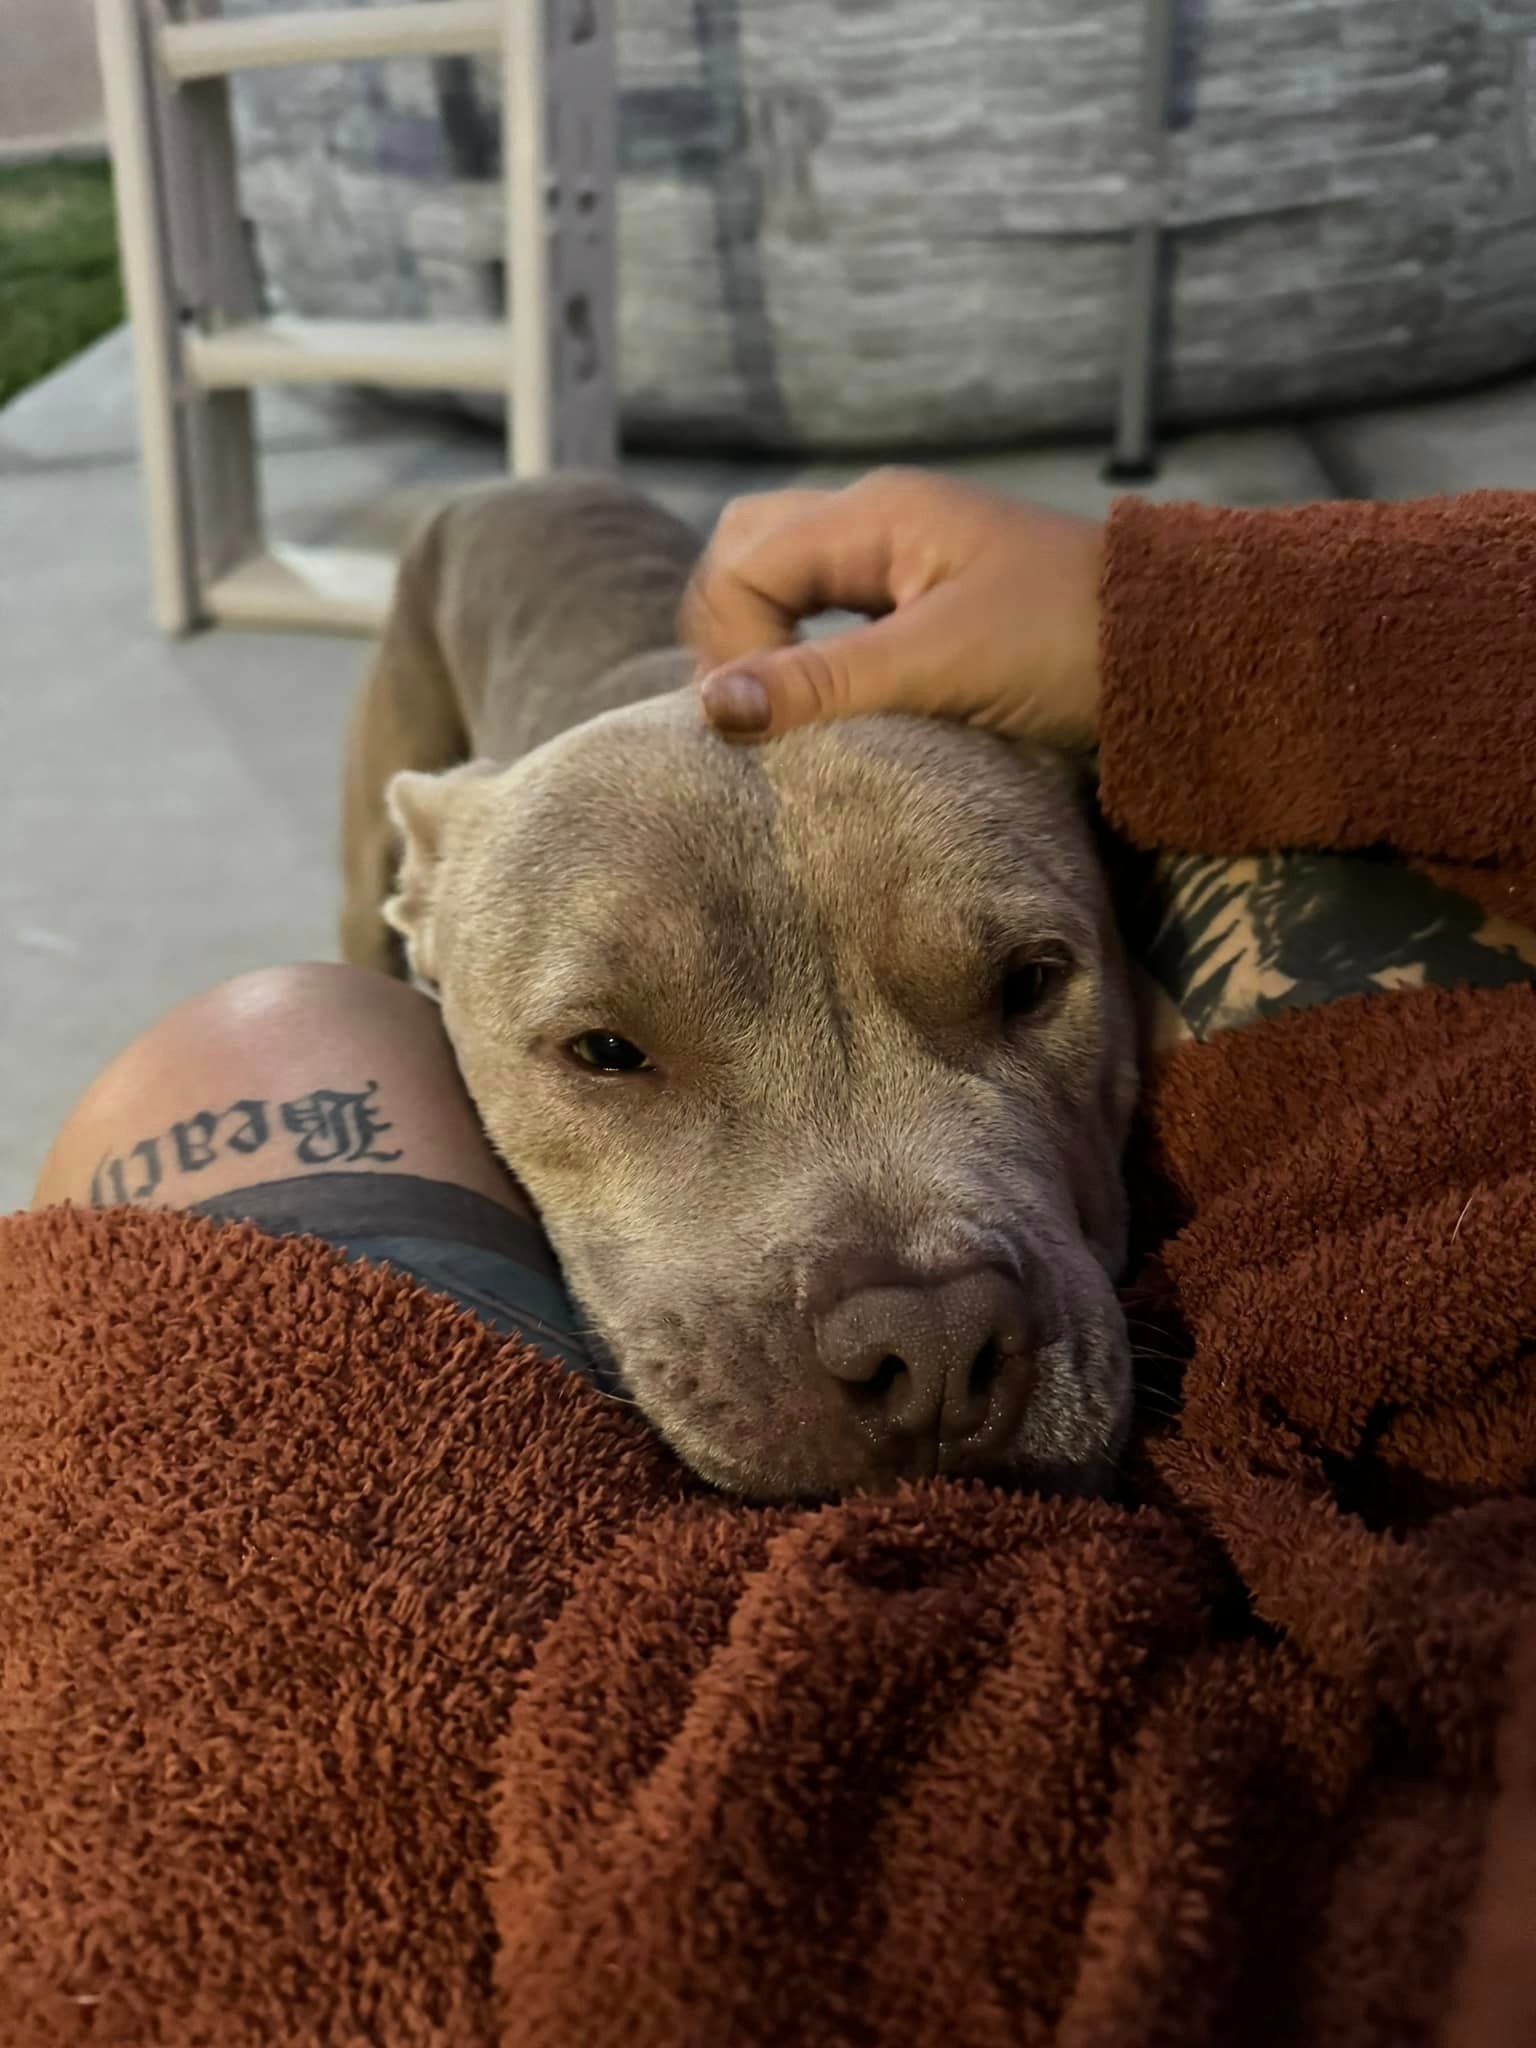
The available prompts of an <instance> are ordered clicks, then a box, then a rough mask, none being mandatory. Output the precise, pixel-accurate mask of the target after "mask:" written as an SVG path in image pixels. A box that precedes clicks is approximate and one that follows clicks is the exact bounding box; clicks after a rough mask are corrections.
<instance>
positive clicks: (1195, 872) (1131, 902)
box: [1121, 853, 1536, 1046]
mask: <svg viewBox="0 0 1536 2048" xmlns="http://www.w3.org/2000/svg"><path fill="white" fill-rule="evenodd" d="M1121 894H1122V920H1123V924H1124V927H1125V930H1126V934H1127V938H1128V942H1129V944H1130V947H1131V950H1132V954H1133V956H1134V958H1135V960H1136V962H1137V964H1138V966H1139V967H1140V968H1141V969H1142V970H1143V973H1144V975H1145V977H1146V979H1147V980H1148V981H1149V982H1150V983H1151V987H1150V988H1149V989H1148V991H1147V993H1148V996H1149V1002H1150V1008H1151V1012H1152V1023H1153V1029H1152V1037H1153V1041H1154V1043H1155V1044H1157V1045H1159V1046H1162V1045H1167V1044H1170V1043H1174V1042H1177V1040H1178V1039H1180V1038H1199V1039H1205V1038H1210V1037H1211V1036H1212V1035H1213V1034H1214V1033H1216V1032H1218V1031H1230V1030H1233V1029H1235V1028H1237V1027H1239V1026H1241V1025H1244V1024H1249V1023H1253V1022H1256V1021H1257V1020H1258V1019H1260V1018H1262V1017H1270V1016H1273V1015H1275V1013H1276V1012H1278V1011H1281V1010H1299V1009H1309V1008H1311V1007H1312V1005H1313V1004H1315V1003H1328V1002H1334V1001H1337V1000H1338V998H1339V997H1341V996H1353V995H1367V994H1370V993H1371V992H1372V991H1373V990H1381V989H1392V988H1417V987H1420V986H1422V985H1424V984H1426V983H1440V984H1446V985H1449V984H1461V985H1474V986H1482V987H1497V986H1499V985H1500V984H1502V983H1505V982H1511V981H1532V982H1536V932H1532V931H1529V930H1527V929H1526V928H1525V927H1524V926H1522V925H1517V924H1513V923H1511V922H1510V921H1509V920H1508V919H1507V918H1498V917H1490V916H1489V915H1488V914H1487V913H1486V912H1485V911H1483V910H1482V909H1481V908H1480V907H1479V905H1477V904H1476V903H1474V902H1472V901H1471V900H1470V898H1468V897H1466V896H1462V895H1460V894H1458V893H1457V892H1455V891H1454V890H1450V889H1445V888H1442V887H1440V886H1439V885H1438V884H1437V883H1435V882H1432V881H1430V880H1429V879H1428V877H1427V876H1424V875H1420V874H1417V873H1416V872H1415V871H1414V870H1413V869H1412V868H1410V867H1408V866H1406V865H1405V864H1404V863H1403V862H1402V861H1399V860H1396V859H1394V858H1392V857H1391V856H1390V855H1387V854H1382V855H1375V854H1332V853H1271V854H1259V855H1256V856H1253V857H1252V858H1248V859H1243V860H1226V859H1221V858H1212V857H1210V856H1207V855H1204V854H1161V855H1158V856H1157V857H1156V858H1155V859H1151V860H1148V861H1145V862H1143V863H1141V864H1140V866H1139V867H1138V868H1135V869H1132V870H1131V873H1130V876H1129V879H1128V881H1127V883H1126V885H1125V886H1124V887H1123V889H1122V892H1121Z"/></svg>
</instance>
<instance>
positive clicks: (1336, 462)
mask: <svg viewBox="0 0 1536 2048" xmlns="http://www.w3.org/2000/svg"><path fill="white" fill-rule="evenodd" d="M1312 441H1313V445H1314V446H1315V447H1316V449H1317V451H1318V454H1319V456H1320V458H1321V459H1322V461H1323V462H1324V463H1326V465H1327V467H1328V469H1329V470H1330V472H1331V473H1332V474H1333V476H1334V477H1335V478H1336V479H1337V480H1338V483H1339V487H1340V489H1341V491H1342V492H1343V493H1344V494H1345V495H1347V496H1349V497H1358V498H1391V499H1396V498H1421V497H1433V496H1436V495H1438V494H1439V493H1441V492H1449V491H1471V490H1486V489H1490V488H1500V489H1505V490H1515V491H1529V490H1536V377H1531V376H1525V377H1517V378H1511V379H1509V380H1508V381H1507V382H1505V383H1501V384H1498V385H1494V386H1490V387H1489V388H1487V389H1485V390H1482V391H1472V392H1465V393H1462V394H1461V395H1460V396H1458V397H1452V398H1437V399H1428V400H1419V401H1417V402H1415V403H1414V404H1412V405H1393V406H1384V407H1379V408H1376V409H1373V410H1371V411H1369V412H1358V413H1348V414H1341V415H1339V416H1338V417H1336V418H1333V419H1328V420H1320V421H1318V422H1317V424H1316V425H1315V426H1314V428H1313V430H1312Z"/></svg>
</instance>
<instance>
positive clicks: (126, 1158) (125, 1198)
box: [91, 1081, 402, 1209]
mask: <svg viewBox="0 0 1536 2048" xmlns="http://www.w3.org/2000/svg"><path fill="white" fill-rule="evenodd" d="M378 1091H379V1084H378V1082H377V1081H369V1082H368V1083H367V1084H366V1086H365V1087H363V1088H360V1089H356V1090H353V1091H350V1092H349V1091H348V1090H346V1089H344V1088H315V1089H312V1090H311V1092H310V1093H309V1094H308V1095H299V1096H295V1097H294V1099H293V1100H292V1101H290V1102H268V1101H264V1100H261V1099H258V1098H257V1097H255V1096H250V1095H243V1096H241V1097H240V1099H239V1100H238V1101H236V1102H232V1103H230V1104H229V1106H228V1107H227V1108H225V1109H217V1110H215V1109H199V1110H197V1111H195V1112H194V1113H193V1114H192V1115H191V1116H187V1117H183V1118H182V1119H181V1120H180V1122H178V1123H174V1124H172V1125H171V1127H170V1129H169V1130H168V1131H162V1132H159V1133H158V1134H157V1135H156V1136H154V1137H150V1138H140V1140H139V1141H138V1143H137V1144H136V1145H132V1146H130V1147H129V1148H128V1150H127V1151H125V1152H114V1153H108V1154H107V1155H106V1157H105V1158H103V1159H102V1161H101V1163H100V1164H99V1165H98V1166H97V1168H96V1171H95V1172H94V1173H93V1174H92V1175H91V1204H92V1206H93V1207H94V1208H98V1209H103V1208H106V1207H107V1206H108V1205H109V1204H110V1203H114V1202H147V1201H148V1200H149V1199H150V1197H151V1196H152V1195H153V1194H154V1193H155V1191H156V1190H157V1189H158V1187H159V1186H160V1183H161V1182H162V1181H163V1180H164V1178H165V1175H166V1172H167V1170H173V1171H175V1172H178V1173H184V1174H190V1173H201V1172H202V1170H203V1168H204V1167H207V1166H211V1165H212V1164H213V1162H214V1161H215V1160H216V1159H226V1158H228V1157H229V1156H230V1155H231V1154H234V1155H235V1156H236V1157H244V1158H249V1157H250V1156H251V1155H252V1154H253V1153H257V1152H262V1151H265V1150H266V1149H267V1148H268V1147H269V1146H270V1147H272V1148H273V1152H274V1157H273V1166H274V1169H276V1168H277V1167H278V1166H279V1165H280V1164H286V1163H288V1162H289V1161H291V1162H292V1163H293V1164H296V1165H298V1166H301V1167H303V1166H351V1165H354V1164H355V1163H356V1162H357V1161H358V1160H360V1159H376V1160H378V1161H379V1162H380V1163H381V1164H384V1165H388V1164H389V1163H390V1162H392V1161H393V1160H396V1159H399V1158H400V1157H402V1152H401V1151H398V1150H397V1151H394V1152H386V1151H382V1150H381V1149H380V1148H379V1144H378V1140H379V1139H380V1138H382V1137H383V1136H384V1135H385V1134H386V1133H387V1132H389V1131H392V1130H393V1129H394V1125H393V1124H392V1123H389V1122H387V1121H386V1120H385V1119H384V1118H383V1117H382V1116H380V1114H379V1108H378V1102H377V1099H376V1098H377V1096H378Z"/></svg>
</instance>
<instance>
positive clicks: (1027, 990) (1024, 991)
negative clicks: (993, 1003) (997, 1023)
mask: <svg viewBox="0 0 1536 2048" xmlns="http://www.w3.org/2000/svg"><path fill="white" fill-rule="evenodd" d="M1065 973H1066V969H1065V967H1064V965H1063V964H1062V962H1061V961H1060V960H1017V961H1015V962H1014V964H1013V966H1011V967H1010V968H1009V969H1008V971H1007V973H1006V974H1004V976H1003V979H1002V983H1001V986H1000V987H999V990H998V1002H999V1004H1000V1006H1001V1008H1002V1013H1003V1022H1004V1023H1005V1024H1012V1023H1014V1022H1015V1021H1016V1020H1017V1019H1019V1018H1021V1017H1029V1016H1032V1015H1033V1014H1034V1012H1035V1011H1036V1010H1038V1009H1040V1008H1041V1007H1042V1006H1043V1004H1044V1003H1045V1002H1046V1000H1047V998H1048V997H1050V996H1052V995H1054V994H1055V992H1056V990H1057V988H1058V987H1059V986H1060V985H1061V982H1062V980H1063V978H1064V976H1065Z"/></svg>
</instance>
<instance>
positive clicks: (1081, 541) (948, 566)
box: [682, 469, 1103, 746]
mask: <svg viewBox="0 0 1536 2048" xmlns="http://www.w3.org/2000/svg"><path fill="white" fill-rule="evenodd" d="M1102 560H1103V528H1102V527H1101V526H1100V524H1099V523H1098V522H1097V521H1096V520H1091V519H1079V518H1075V517H1073V516H1071V515H1070V514H1067V513H1061V512H1049V511H1046V510H1045V509H1044V508H1043V507H1041V506H1038V505H1030V504H1025V503H1023V502H1021V501H1020V500H1018V499H1015V498H1008V497H1004V496H1002V495H1001V494H1000V493H998V492H995V491H987V490H980V489H977V488H976V487H975V486H973V485H968V484H962V483H956V482H953V481H951V480H949V479H947V478H944V477H939V476H933V475H929V474H927V473H925V472H923V471H921V470H910V469H881V470H875V471H874V472H873V473H872V474H871V475H869V476H867V477H864V478H863V479H861V481H860V482H858V483H856V484H852V485H850V486H849V487H848V488H847V489H846V490H842V491H809V490H806V491H798V490H785V491H770V492H767V493H764V494H763V495H761V496H757V497H747V498H738V499H737V500H736V501H735V502H734V503H733V504H731V505H728V506H727V507H726V509H725V511H724V512H723V513H722V514H721V517H720V522H719V524H718V526H717V527H716V529H715V533H714V538H713V539H712V540H711V542H710V545H709V548H708V550H707V551H706V553H705V555H704V558H703V560H702V561H701V562H700V564H699V567H698V568H697V570H696V571H695V572H694V576H693V580H692V582H691V583H690V585H689V587H688V592H687V595H686V596H685V598H684V600H683V609H682V630H683V634H684V637H685V638H686V639H687V641H688V642H689V643H690V645H691V646H692V647H693V648H694V649H695V650H696V652H697V653H698V655H699V659H700V662H701V664H702V665H703V666H704V667H705V669H706V670H707V673H706V674H705V675H704V677H703V680H702V682H701V684H700V699H701V703H702V706H703V711H704V715H705V717H706V718H707V719H708V720H709V721H710V723H711V724H712V725H714V726H715V728H716V729H717V730H718V731H720V732H721V733H724V734H726V735H727V736H729V737H730V738H733V739H754V740H756V739H771V738H772V737H774V736H775V735H776V734H778V733H781V732H786V731H788V730H789V729H790V728H791V727H792V726H797V725H804V724H806V723H808V722H810V721H811V720H814V719H822V718H838V717H848V716H850V715H852V714H854V713H856V712H862V711H916V712H927V713H930V714H934V715H937V716H940V717H946V718H957V719H962V720H965V721H967V722H968V723H970V724H974V725H981V726H985V727H987V728H989V729H990V730H991V731H993V732H999V733H1004V734H1007V735H1009V736H1010V737H1013V738H1017V739H1031V740H1041V741H1047V742H1052V743H1054V744H1056V745H1060V746H1087V745H1091V744H1092V741H1093V738H1094V733H1095V729H1096V725H1097V720H1098V699H1099V662H1098V633H1099V578H1100V573H1101V568H1102ZM833 609H836V610H844V611H852V612H864V613H867V614H869V615H870V623H868V624H866V625H860V626H856V627H854V628H852V629H851V630H849V631H848V632H841V633H835V634H831V635H828V636H827V637H825V638H821V639H817V640H798V639H796V637H795V632H796V628H797V626H798V625H799V622H800V621H801V620H802V619H804V618H808V617H811V616H813V615H814V614H815V613H817V612H821V611H828V610H833Z"/></svg>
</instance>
